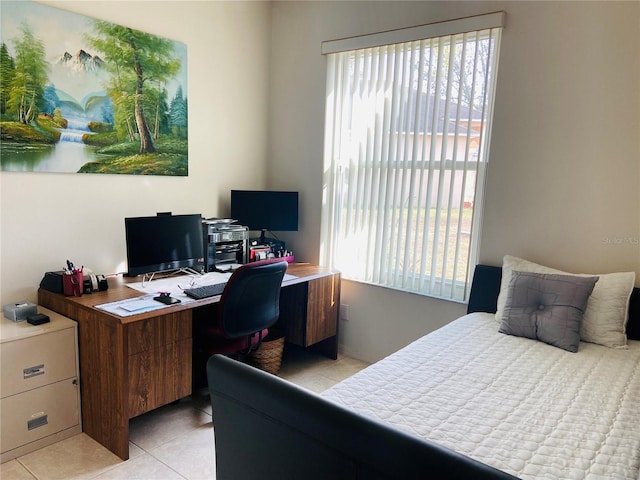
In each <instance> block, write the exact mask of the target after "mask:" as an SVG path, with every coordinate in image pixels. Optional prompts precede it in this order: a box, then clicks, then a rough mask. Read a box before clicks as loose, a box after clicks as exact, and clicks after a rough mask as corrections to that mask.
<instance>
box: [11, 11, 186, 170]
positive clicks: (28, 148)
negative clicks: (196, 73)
mask: <svg viewBox="0 0 640 480" xmlns="http://www.w3.org/2000/svg"><path fill="white" fill-rule="evenodd" d="M0 22H1V23H0V164H1V166H2V170H3V171H19V172H66V173H71V172H73V173H103V174H130V175H174V176H186V175H188V174H189V163H188V122H187V118H188V103H187V48H186V45H185V44H183V43H181V42H177V41H173V40H169V39H166V38H163V37H159V36H156V35H152V34H149V33H144V32H141V31H139V30H135V29H132V28H130V27H124V26H120V25H116V24H113V23H110V22H106V21H102V20H97V19H92V18H90V17H86V16H83V15H78V14H75V13H71V12H67V11H65V10H61V9H57V8H53V7H50V6H46V5H40V4H37V3H34V2H31V1H20V2H18V1H6V2H5V1H2V2H0Z"/></svg>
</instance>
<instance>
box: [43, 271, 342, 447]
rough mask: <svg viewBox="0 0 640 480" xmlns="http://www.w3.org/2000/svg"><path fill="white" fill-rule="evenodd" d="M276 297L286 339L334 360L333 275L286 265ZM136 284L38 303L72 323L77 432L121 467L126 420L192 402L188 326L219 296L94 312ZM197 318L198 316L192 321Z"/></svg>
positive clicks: (336, 281)
mask: <svg viewBox="0 0 640 480" xmlns="http://www.w3.org/2000/svg"><path fill="white" fill-rule="evenodd" d="M287 273H288V274H289V275H293V276H295V278H292V279H289V280H287V281H286V282H283V284H282V286H283V290H282V294H281V297H280V303H281V309H280V318H281V320H282V319H283V318H286V319H288V320H287V321H286V322H285V323H286V325H287V332H286V335H287V338H288V340H289V341H294V342H297V343H296V344H298V345H302V346H305V347H307V346H313V347H314V348H317V349H318V350H317V351H320V352H326V353H325V354H326V355H327V356H329V357H330V358H333V359H335V358H336V356H337V342H338V331H337V324H338V309H339V304H340V274H339V272H336V271H334V270H331V269H328V268H322V267H317V266H313V265H309V264H290V265H289V268H288V269H287ZM135 281H137V279H135V278H131V279H129V278H121V277H117V278H109V289H108V290H105V291H103V292H95V293H91V294H87V295H82V296H81V297H65V296H64V295H62V294H59V293H53V292H49V291H47V290H44V289H42V288H41V289H40V290H39V291H38V303H39V304H40V305H42V306H44V307H46V308H49V309H50V310H53V311H55V312H58V313H60V314H61V315H64V316H66V317H69V318H71V319H73V320H75V321H76V322H78V342H79V353H80V387H81V392H82V395H81V400H82V425H83V431H84V432H85V433H86V434H88V435H89V436H91V437H92V438H94V439H95V440H97V441H98V442H100V443H101V444H103V445H104V446H106V447H107V448H109V449H110V450H111V451H112V452H114V453H115V454H116V455H118V456H119V457H120V458H122V459H125V460H126V459H127V458H128V457H129V419H130V418H133V417H135V416H138V415H140V414H142V413H145V412H148V411H150V410H153V409H154V408H157V407H159V406H162V405H166V404H168V403H171V402H173V401H175V400H178V399H180V398H182V397H185V396H187V395H190V394H191V391H192V356H193V338H192V324H193V316H194V314H196V315H199V314H202V313H206V311H207V310H210V309H211V308H213V306H214V304H216V303H217V302H219V301H220V296H219V295H218V296H215V297H210V298H206V299H202V300H197V301H192V302H184V303H180V304H177V305H173V306H167V307H164V308H160V309H157V310H152V311H148V312H144V313H140V314H135V315H131V316H126V317H120V316H118V315H115V314H112V313H109V312H107V311H104V310H101V309H99V308H95V306H96V305H102V304H105V303H111V302H117V301H121V300H125V299H129V298H135V297H139V296H141V292H140V291H138V290H134V289H132V288H129V287H127V285H126V284H127V282H135ZM198 312H200V313H198Z"/></svg>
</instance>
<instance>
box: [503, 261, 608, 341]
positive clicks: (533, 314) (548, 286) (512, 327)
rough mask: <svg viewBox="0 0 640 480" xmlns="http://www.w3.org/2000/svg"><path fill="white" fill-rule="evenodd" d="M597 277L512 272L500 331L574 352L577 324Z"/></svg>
mask: <svg viewBox="0 0 640 480" xmlns="http://www.w3.org/2000/svg"><path fill="white" fill-rule="evenodd" d="M597 281H598V277H576V276H573V275H556V274H543V273H532V272H517V271H514V272H513V274H512V276H511V280H510V283H509V287H508V290H507V301H506V304H505V308H504V311H503V314H502V321H501V323H500V332H501V333H506V334H508V335H515V336H518V337H526V338H532V339H535V340H540V341H542V342H545V343H548V344H549V345H553V346H556V347H559V348H562V349H564V350H568V351H569V352H577V351H578V345H579V344H580V325H581V323H582V316H583V314H584V311H585V309H586V307H587V301H588V300H589V296H590V295H591V292H592V291H593V287H594V286H595V284H596V282H597Z"/></svg>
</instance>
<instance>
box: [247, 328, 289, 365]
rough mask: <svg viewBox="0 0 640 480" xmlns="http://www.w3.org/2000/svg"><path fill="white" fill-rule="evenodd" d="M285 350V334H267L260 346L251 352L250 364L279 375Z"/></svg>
mask: <svg viewBox="0 0 640 480" xmlns="http://www.w3.org/2000/svg"><path fill="white" fill-rule="evenodd" d="M283 350H284V336H283V335H282V334H278V335H273V336H272V335H271V334H269V335H267V337H266V338H265V339H264V340H263V341H262V343H261V344H260V347H258V349H257V350H254V351H253V352H251V353H250V354H249V357H248V358H247V360H248V362H249V364H251V365H253V366H254V367H256V368H259V369H260V370H264V371H265V372H269V373H271V374H273V375H277V373H278V372H279V371H280V367H281V366H282V352H283Z"/></svg>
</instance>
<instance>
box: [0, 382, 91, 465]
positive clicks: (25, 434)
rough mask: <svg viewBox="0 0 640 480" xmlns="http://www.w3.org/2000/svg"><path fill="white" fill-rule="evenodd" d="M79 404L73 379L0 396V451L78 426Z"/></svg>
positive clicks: (76, 387)
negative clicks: (16, 393) (7, 395)
mask: <svg viewBox="0 0 640 480" xmlns="http://www.w3.org/2000/svg"><path fill="white" fill-rule="evenodd" d="M79 407H80V406H79V403H78V385H77V382H76V379H75V378H74V379H67V380H63V381H61V382H57V383H54V384H52V385H47V386H45V387H42V388H38V389H35V390H30V391H28V392H25V393H20V394H18V395H13V396H10V397H5V398H3V399H2V400H0V419H1V420H2V422H1V424H2V430H1V431H0V445H2V452H3V453H4V452H7V451H9V450H12V449H14V448H16V447H19V446H22V445H26V444H28V443H31V442H34V441H36V440H38V439H40V438H44V437H46V436H48V435H52V434H55V433H57V432H60V431H62V430H65V429H67V428H71V427H74V426H76V425H79V424H80V410H79Z"/></svg>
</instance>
